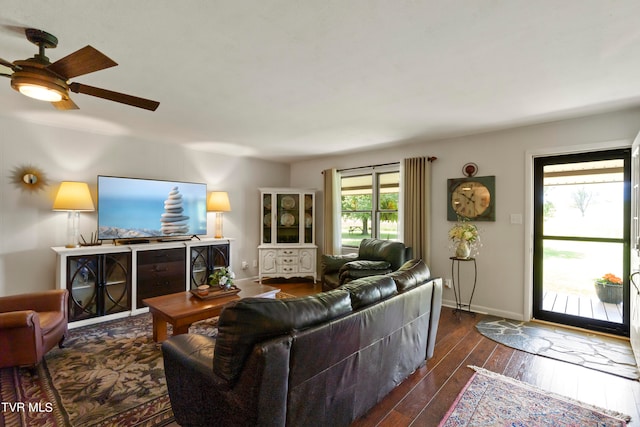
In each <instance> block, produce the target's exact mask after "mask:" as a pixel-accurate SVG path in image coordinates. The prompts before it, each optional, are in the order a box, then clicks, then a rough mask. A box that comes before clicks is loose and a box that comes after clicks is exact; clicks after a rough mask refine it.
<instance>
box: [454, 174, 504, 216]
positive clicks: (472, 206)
mask: <svg viewBox="0 0 640 427" xmlns="http://www.w3.org/2000/svg"><path fill="white" fill-rule="evenodd" d="M461 218H462V219H468V220H474V221H495V220H496V200H495V176H481V177H468V178H453V179H448V180H447V220H449V221H457V220H459V219H461Z"/></svg>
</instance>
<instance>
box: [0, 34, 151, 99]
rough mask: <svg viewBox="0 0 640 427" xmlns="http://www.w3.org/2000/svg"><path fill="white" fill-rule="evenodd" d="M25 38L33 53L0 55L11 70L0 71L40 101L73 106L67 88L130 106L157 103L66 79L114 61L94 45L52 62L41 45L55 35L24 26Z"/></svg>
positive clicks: (50, 42) (50, 43)
mask: <svg viewBox="0 0 640 427" xmlns="http://www.w3.org/2000/svg"><path fill="white" fill-rule="evenodd" d="M25 34H26V36H27V40H29V41H30V42H31V43H33V44H35V45H36V46H38V48H39V51H38V53H37V54H36V55H35V56H34V57H33V58H29V59H25V60H17V61H14V62H13V63H11V62H9V61H6V60H4V59H2V58H0V65H4V66H5V67H9V68H10V69H11V70H12V71H13V73H12V74H4V73H0V75H2V76H5V77H9V78H11V87H12V88H14V89H15V90H17V91H18V92H20V93H22V94H24V95H26V96H29V97H32V98H35V99H39V100H42V101H49V102H51V103H52V104H53V106H54V107H56V108H57V109H58V110H76V109H78V106H77V105H76V104H75V102H73V101H72V100H71V98H70V97H69V91H71V92H74V93H83V94H85V95H91V96H97V97H98V98H102V99H106V100H109V101H115V102H120V103H122V104H127V105H131V106H133V107H138V108H144V109H146V110H151V111H155V110H156V108H158V106H159V105H160V103H159V102H157V101H151V100H149V99H144V98H138V97H137V96H132V95H126V94H124V93H119V92H113V91H110V90H106V89H101V88H97V87H94V86H89V85H85V84H82V83H76V82H69V79H71V78H73V77H77V76H82V75H84V74H89V73H93V72H94V71H99V70H103V69H105V68H109V67H114V66H116V65H118V64H117V63H116V62H114V61H113V60H111V59H110V58H109V57H107V56H106V55H104V54H103V53H102V52H100V51H98V50H97V49H95V48H93V47H91V46H86V47H83V48H82V49H80V50H77V51H75V52H73V53H71V54H69V55H67V56H65V57H64V58H62V59H59V60H57V61H56V62H54V63H51V62H49V58H47V57H46V56H45V49H52V48H55V47H56V46H57V45H58V39H57V38H56V37H55V36H53V35H51V34H49V33H47V32H45V31H42V30H36V29H33V28H27V29H25Z"/></svg>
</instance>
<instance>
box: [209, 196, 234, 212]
mask: <svg viewBox="0 0 640 427" xmlns="http://www.w3.org/2000/svg"><path fill="white" fill-rule="evenodd" d="M207 211H209V212H230V211H231V204H230V203H229V195H228V194H227V192H226V191H212V192H211V193H209V199H208V200H207Z"/></svg>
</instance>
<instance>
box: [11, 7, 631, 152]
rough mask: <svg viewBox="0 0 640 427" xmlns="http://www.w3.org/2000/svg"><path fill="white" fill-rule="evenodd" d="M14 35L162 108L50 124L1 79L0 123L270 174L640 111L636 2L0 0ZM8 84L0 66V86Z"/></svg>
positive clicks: (111, 107)
mask: <svg viewBox="0 0 640 427" xmlns="http://www.w3.org/2000/svg"><path fill="white" fill-rule="evenodd" d="M0 10H1V12H0V57H1V58H4V59H6V60H9V61H14V60H16V59H26V58H28V57H31V56H33V54H34V53H36V51H37V49H36V47H35V46H34V45H32V44H31V43H29V42H28V41H27V40H26V39H25V38H24V35H23V34H22V30H21V28H23V27H34V28H39V29H42V30H45V31H48V32H50V33H52V34H54V35H55V36H57V37H58V39H59V45H58V47H57V48H56V49H51V50H48V51H47V55H48V56H49V58H50V59H51V61H52V62H53V61H55V60H56V59H59V58H62V57H63V56H65V55H67V54H69V53H71V52H73V51H75V50H77V49H79V48H81V47H83V46H85V45H87V44H90V45H92V46H93V47H95V48H97V49H98V50H100V51H102V52H103V53H105V54H106V55H107V56H109V57H111V58H112V59H113V60H115V61H116V62H118V64H119V66H117V67H113V68H111V69H107V70H102V71H98V72H95V73H92V74H88V75H85V76H81V77H77V78H75V79H72V80H74V81H78V82H80V83H85V84H90V85H93V86H98V87H102V88H106V89H111V90H115V91H119V92H125V93H130V94H132V95H137V96H140V97H144V98H150V99H153V100H157V101H160V107H159V108H158V110H157V111H156V112H148V111H145V110H138V109H135V108H132V107H129V106H126V105H121V104H117V103H113V102H108V101H104V100H100V99H97V98H92V97H89V96H87V95H81V94H72V98H73V99H74V101H75V102H76V103H77V104H78V106H79V107H80V110H77V111H57V110H55V109H54V108H53V107H51V106H50V105H49V104H47V103H42V102H40V101H35V100H31V99H28V98H26V97H24V96H22V95H20V94H18V93H17V92H15V91H14V90H12V89H11V87H10V84H9V79H2V80H0V114H2V115H5V116H12V117H16V118H18V119H20V120H30V121H33V122H40V123H45V124H50V125H55V126H63V127H69V128H72V129H89V130H92V131H96V132H101V133H113V134H130V135H134V136H135V137H139V138H145V139H151V140H158V141H166V142H172V143H177V144H185V145H190V146H194V147H197V148H200V149H206V150H212V151H222V152H227V153H234V154H238V155H249V156H256V157H262V158H270V159H283V160H295V159H298V158H306V157H309V156H317V155H327V154H334V153H340V152H346V151H354V150H361V149H366V148H368V147H379V146H382V145H386V144H399V143H403V142H407V141H416V140H423V141H428V140H430V139H436V138H443V137H450V136H458V135H464V134H471V133H477V132H483V131H488V130H492V129H500V128H506V127H512V126H518V125H522V124H532V123H539V122H544V121H550V120H556V119H561V118H567V117H574V116H579V115H584V114H590V113H595V112H599V111H610V110H613V109H617V108H623V107H628V106H633V105H640V77H639V72H638V71H639V70H640V25H638V22H637V19H638V16H640V2H638V1H637V0H633V1H629V0H618V1H606V0H562V1H560V0H553V1H548V0H542V1H540V0H537V1H530V0H446V1H445V0H442V1H428V0H421V1H419V0H414V1H409V0H405V1H401V0H398V1H390V0H386V1H373V0H371V1H363V0H315V1H313V0H307V1H293V0H290V1H275V0H239V1H236V0H228V1H211V0H185V1H169V0H153V1H152V0H136V1H129V2H125V1H123V0H119V1H116V0H101V1H99V2H98V1H95V2H88V1H86V0H85V1H80V0H58V1H55V2H54V1H50V2H44V1H33V0H0ZM8 71H9V70H8V69H6V68H4V67H1V66H0V73H1V72H5V73H6V72H8Z"/></svg>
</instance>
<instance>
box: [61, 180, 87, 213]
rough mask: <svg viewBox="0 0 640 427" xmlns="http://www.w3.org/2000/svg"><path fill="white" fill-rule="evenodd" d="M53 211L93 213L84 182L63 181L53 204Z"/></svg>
mask: <svg viewBox="0 0 640 427" xmlns="http://www.w3.org/2000/svg"><path fill="white" fill-rule="evenodd" d="M53 210H54V211H94V210H95V207H94V205H93V199H91V193H90V192H89V185H87V183H86V182H72V181H63V182H61V183H60V188H59V189H58V194H56V199H55V200H54V202H53Z"/></svg>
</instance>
